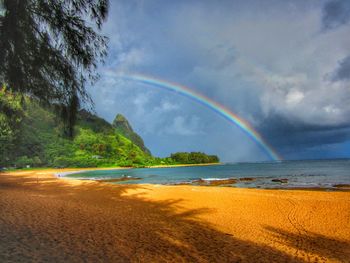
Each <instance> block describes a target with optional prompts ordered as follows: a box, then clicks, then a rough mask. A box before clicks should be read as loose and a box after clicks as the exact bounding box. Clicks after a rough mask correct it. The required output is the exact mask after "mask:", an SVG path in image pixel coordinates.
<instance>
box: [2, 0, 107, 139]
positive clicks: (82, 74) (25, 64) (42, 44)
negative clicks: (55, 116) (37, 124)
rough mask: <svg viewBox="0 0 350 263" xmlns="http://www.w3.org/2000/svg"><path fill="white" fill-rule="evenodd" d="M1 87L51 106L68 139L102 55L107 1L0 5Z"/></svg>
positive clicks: (8, 0)
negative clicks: (62, 123) (55, 111)
mask: <svg viewBox="0 0 350 263" xmlns="http://www.w3.org/2000/svg"><path fill="white" fill-rule="evenodd" d="M0 9H1V10H0V87H4V86H7V88H8V89H9V90H11V91H12V92H16V93H19V94H26V95H29V96H30V97H34V98H37V99H38V100H39V101H40V102H41V103H44V104H55V105H56V110H57V112H59V113H60V115H61V117H62V119H63V120H64V121H65V126H66V127H67V133H68V135H70V136H72V135H73V125H74V123H75V122H76V113H77V111H78V109H79V105H80V102H91V100H90V98H89V96H88V94H87V92H86V89H85V84H86V83H87V82H88V81H91V82H94V81H95V80H96V79H97V77H98V76H97V74H96V73H95V72H96V70H95V69H96V67H97V64H98V63H99V62H101V61H103V59H104V57H105V55H106V49H107V39H106V37H104V36H102V35H101V34H100V33H99V30H100V28H101V25H102V23H103V21H104V20H105V19H106V15H107V12H108V0H0Z"/></svg>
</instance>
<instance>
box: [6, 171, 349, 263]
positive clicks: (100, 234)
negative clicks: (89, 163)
mask: <svg viewBox="0 0 350 263" xmlns="http://www.w3.org/2000/svg"><path fill="white" fill-rule="evenodd" d="M53 172H58V170H38V171H26V172H13V173H0V262H305V261H306V262H350V192H326V191H298V190H289V191H288V190H258V189H238V188H237V189H236V188H229V187H226V188H224V187H221V188H220V187H204V186H157V185H112V184H106V183H99V182H92V181H77V180H68V179H57V178H55V177H54V176H52V174H53ZM60 172H62V170H60Z"/></svg>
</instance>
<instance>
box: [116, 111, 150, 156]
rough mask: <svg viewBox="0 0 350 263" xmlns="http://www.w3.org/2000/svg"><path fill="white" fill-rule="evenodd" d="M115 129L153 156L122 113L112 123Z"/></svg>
mask: <svg viewBox="0 0 350 263" xmlns="http://www.w3.org/2000/svg"><path fill="white" fill-rule="evenodd" d="M112 125H113V127H114V128H115V129H116V131H117V132H119V133H121V134H122V135H124V136H125V137H126V138H128V139H130V140H131V141H132V142H133V143H135V144H136V145H137V146H139V147H140V148H141V149H142V150H143V151H144V152H146V153H148V154H151V152H150V150H148V149H147V147H146V146H145V144H144V142H143V140H142V138H141V137H140V136H139V135H138V134H137V133H136V132H134V130H133V129H132V127H131V125H130V123H129V121H128V120H127V119H126V118H125V117H124V116H123V115H122V114H120V113H118V114H117V116H115V118H114V121H113V123H112Z"/></svg>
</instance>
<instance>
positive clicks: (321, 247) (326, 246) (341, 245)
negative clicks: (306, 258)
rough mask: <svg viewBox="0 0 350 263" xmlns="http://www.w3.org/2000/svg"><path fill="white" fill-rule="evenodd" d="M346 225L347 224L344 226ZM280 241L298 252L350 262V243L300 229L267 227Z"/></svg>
mask: <svg viewBox="0 0 350 263" xmlns="http://www.w3.org/2000/svg"><path fill="white" fill-rule="evenodd" d="M344 227H346V226H344ZM265 229H266V230H268V231H270V232H271V233H272V234H273V236H274V237H275V238H276V239H277V240H280V241H279V242H280V243H282V244H284V245H287V246H290V247H294V248H295V249H296V254H302V253H304V254H314V255H318V256H319V257H320V259H328V260H333V261H334V260H335V261H339V262H350V243H349V242H347V241H343V240H338V239H334V238H329V237H327V236H324V235H320V234H316V233H312V232H309V231H307V232H305V231H300V233H292V232H288V231H285V230H282V229H278V228H274V227H270V226H268V227H265Z"/></svg>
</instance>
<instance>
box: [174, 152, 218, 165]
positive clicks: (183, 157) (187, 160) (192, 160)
mask: <svg viewBox="0 0 350 263" xmlns="http://www.w3.org/2000/svg"><path fill="white" fill-rule="evenodd" d="M170 158H171V159H172V160H173V161H174V162H175V163H182V164H196V163H218V162H219V158H218V157H217V156H216V155H207V154H205V153H201V152H190V153H188V152H178V153H173V154H171V155H170Z"/></svg>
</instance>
